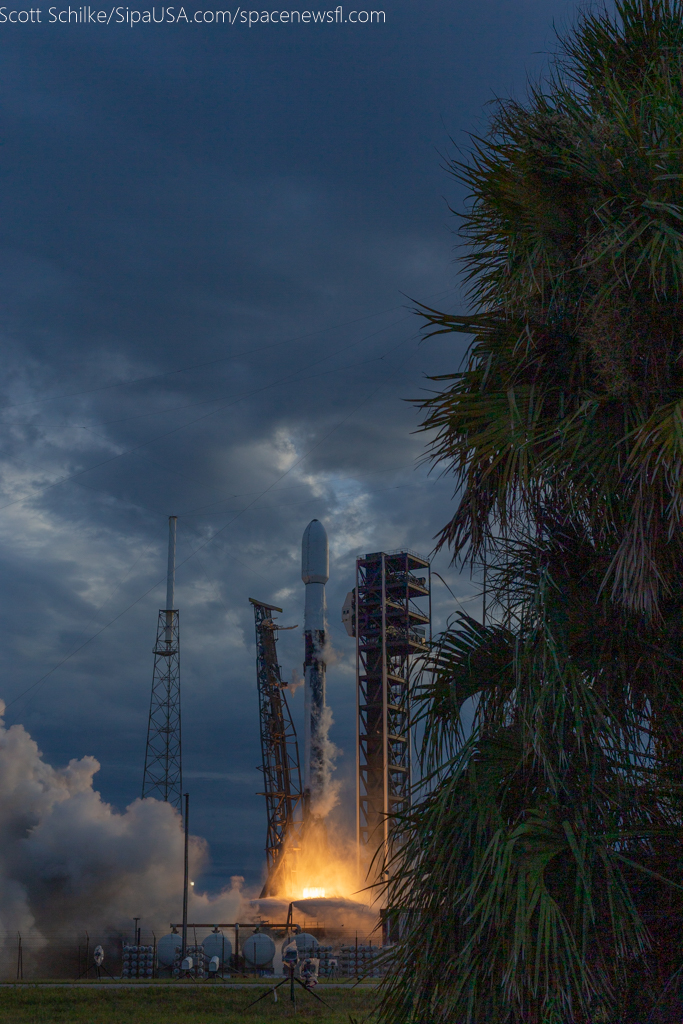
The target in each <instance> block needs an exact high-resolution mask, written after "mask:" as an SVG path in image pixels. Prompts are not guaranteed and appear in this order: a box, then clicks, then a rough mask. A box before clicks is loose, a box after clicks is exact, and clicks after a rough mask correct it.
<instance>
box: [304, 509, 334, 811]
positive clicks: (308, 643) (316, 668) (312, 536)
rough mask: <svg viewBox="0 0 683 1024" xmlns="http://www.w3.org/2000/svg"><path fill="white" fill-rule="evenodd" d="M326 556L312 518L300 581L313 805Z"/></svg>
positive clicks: (320, 782)
mask: <svg viewBox="0 0 683 1024" xmlns="http://www.w3.org/2000/svg"><path fill="white" fill-rule="evenodd" d="M329 575H330V557H329V548H328V543H327V533H326V532H325V527H324V526H323V524H322V523H321V522H320V521H319V520H318V519H313V520H312V521H311V522H310V523H309V524H308V526H307V527H306V530H305V531H304V536H303V541H302V544H301V578H302V580H303V581H304V583H305V584H306V605H305V611H304V642H305V657H304V679H305V691H304V692H305V707H304V715H305V726H304V803H305V806H306V807H307V808H312V810H313V813H315V805H316V802H317V799H319V798H320V797H321V796H322V794H323V791H324V788H325V778H326V772H325V764H326V757H325V744H326V740H327V737H326V729H325V720H324V712H325V584H326V583H327V581H328V579H329Z"/></svg>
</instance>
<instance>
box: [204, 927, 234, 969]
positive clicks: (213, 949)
mask: <svg viewBox="0 0 683 1024" xmlns="http://www.w3.org/2000/svg"><path fill="white" fill-rule="evenodd" d="M203 946H204V955H205V956H208V958H209V960H211V959H212V957H214V956H217V957H218V959H219V960H220V962H221V963H222V964H224V963H228V961H229V960H230V957H231V956H232V942H231V941H230V939H229V938H228V937H227V936H226V935H224V934H223V932H211V934H210V935H207V936H206V938H205V939H204V942H203Z"/></svg>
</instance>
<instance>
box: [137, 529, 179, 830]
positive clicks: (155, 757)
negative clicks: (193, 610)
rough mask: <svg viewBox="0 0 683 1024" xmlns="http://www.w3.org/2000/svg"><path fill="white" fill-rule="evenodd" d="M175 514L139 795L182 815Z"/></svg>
mask: <svg viewBox="0 0 683 1024" xmlns="http://www.w3.org/2000/svg"><path fill="white" fill-rule="evenodd" d="M177 522H178V520H177V518H176V516H170V517H169V520H168V572H167V581H166V607H165V608H162V609H160V611H159V621H158V624H157V639H156V643H155V645H154V673H153V675H152V696H151V699H150V704H149V722H148V725H147V748H146V751H145V770H144V774H143V778H142V796H143V798H144V797H146V796H152V797H156V799H157V800H165V801H168V803H170V804H173V806H174V807H175V808H176V809H177V810H178V811H179V812H180V813H181V814H182V791H183V768H182V756H181V738H180V647H179V615H178V609H177V608H174V607H173V604H174V601H175V548H176V524H177Z"/></svg>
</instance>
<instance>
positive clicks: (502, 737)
mask: <svg viewBox="0 0 683 1024" xmlns="http://www.w3.org/2000/svg"><path fill="white" fill-rule="evenodd" d="M452 171H453V173H454V174H455V175H456V177H457V178H458V179H459V180H460V181H461V182H463V183H464V184H465V185H466V186H467V188H468V189H469V194H470V201H469V204H468V207H467V210H466V212H465V213H464V215H463V218H462V234H463V236H464V250H465V251H464V254H463V256H462V263H463V265H464V268H465V271H466V274H467V278H468V281H469V286H470V298H471V302H472V313H471V314H470V315H468V316H452V315H446V314H441V313H439V312H438V311H435V310H430V309H426V308H424V307H423V308H422V310H421V312H422V315H423V316H425V317H426V321H427V325H428V329H429V330H430V331H431V332H432V333H444V332H452V331H453V332H460V333H465V334H467V335H470V336H471V337H472V339H473V340H472V342H471V345H470V348H469V351H468V355H467V358H466V361H465V364H464V366H463V368H462V369H461V371H460V372H458V373H454V374H450V375H448V376H447V377H442V378H437V379H439V380H441V381H442V382H444V383H443V384H442V388H443V390H440V391H439V392H437V393H435V394H434V396H433V397H431V398H429V399H428V400H427V401H426V402H422V403H421V404H422V406H423V408H424V410H425V419H424V423H423V426H424V429H425V430H428V431H430V432H431V436H432V437H433V440H432V442H431V447H430V449H429V454H430V457H431V459H432V460H433V462H434V464H435V465H439V466H440V467H441V468H443V469H444V470H446V471H448V472H450V473H452V474H453V476H454V478H455V483H456V493H457V505H456V510H455V514H454V516H453V518H452V520H451V521H450V522H449V523H448V524H447V525H446V526H445V527H444V529H443V530H442V531H441V533H440V535H439V537H438V546H439V547H441V546H444V545H446V546H449V547H450V548H451V549H452V553H453V557H454V559H455V560H457V561H458V562H459V563H460V564H463V563H464V564H469V565H470V566H472V567H474V568H475V569H477V570H480V571H482V572H484V573H485V578H486V592H487V595H488V613H487V618H486V622H485V623H484V624H481V623H478V622H476V621H475V620H473V619H472V618H470V617H468V616H465V615H462V614H461V615H459V616H457V617H456V618H455V619H454V621H453V622H451V624H450V625H449V628H448V629H447V630H446V631H445V633H444V634H443V635H442V636H440V637H439V638H437V641H436V643H435V645H434V648H433V650H432V651H431V653H430V655H429V659H428V661H427V663H426V664H425V666H424V669H425V671H424V672H423V674H422V676H421V679H420V682H419V684H418V686H417V691H416V694H415V697H416V700H417V702H418V706H419V708H420V714H421V717H422V721H423V723H424V742H423V749H422V759H423V769H424V781H423V784H422V785H423V788H422V790H421V793H420V794H419V796H418V799H417V801H416V803H415V804H414V807H413V810H412V812H411V814H410V815H409V817H408V819H407V820H404V821H401V822H400V823H399V827H400V831H401V833H402V834H405V831H406V829H407V834H408V839H407V842H406V843H405V845H404V846H403V847H402V848H401V849H400V851H399V852H398V853H397V854H396V855H395V859H394V863H393V865H392V872H391V874H392V878H391V881H390V883H389V891H388V894H387V895H388V900H389V903H390V904H391V905H392V906H396V907H404V908H406V909H407V910H409V913H408V914H407V915H404V917H405V918H407V920H408V922H409V923H408V925H407V927H406V933H405V935H404V938H403V940H402V942H401V943H400V945H399V946H398V947H397V948H396V951H395V969H394V970H393V971H392V972H391V973H390V975H389V976H388V979H387V981H386V983H385V985H384V991H383V1001H382V1003H381V1006H380V1008H379V1011H378V1013H379V1019H380V1021H381V1022H383V1024H407V1022H411V1021H414V1022H426V1021H435V1022H442V1021H443V1022H449V1024H455V1022H458V1024H460V1022H462V1024H465V1022H468V1024H469V1022H472V1024H474V1022H481V1024H484V1022H486V1024H498V1022H518V1021H519V1022H522V1021H523V1022H524V1024H527V1022H528V1024H541V1022H551V1021H558V1022H559V1021H563V1022H568V1021H577V1022H579V1021H580V1022H584V1021H597V1020H619V1021H624V1022H629V1021H631V1022H634V1024H635V1022H641V1024H645V1021H648V1022H653V1024H654V1022H664V1021H666V1022H668V1021H672V1022H673V1021H676V1022H677V1024H680V1020H681V1016H682V1013H683V942H682V925H683V845H682V840H683V787H682V780H683V742H682V740H683V686H682V682H683V679H682V676H683V588H682V584H683V523H681V518H682V517H683V3H682V2H681V0H617V2H616V5H615V13H614V14H611V13H609V12H607V11H606V10H597V11H596V10H588V11H585V12H584V13H582V14H581V15H580V16H579V18H578V21H577V23H576V25H575V27H574V29H573V30H572V31H571V33H570V34H569V35H568V36H567V37H565V38H564V39H562V40H561V41H560V48H559V52H558V55H557V58H556V59H555V61H554V63H553V65H552V67H551V69H550V72H549V74H548V76H547V79H546V80H545V81H544V82H543V83H542V84H541V85H538V86H536V87H533V88H531V89H530V91H529V95H528V97H527V100H526V102H525V103H518V102H515V101H511V100H508V101H503V102H500V103H499V104H498V105H497V107H496V109H495V114H494V116H493V118H492V121H491V124H490V129H489V132H488V134H487V135H486V136H485V137H483V138H475V139H474V140H473V151H472V153H471V156H470V158H469V159H468V160H467V161H466V162H454V163H453V164H452ZM472 706H473V707H474V715H475V717H474V726H473V728H472V729H471V731H470V730H469V727H468V728H467V729H466V728H465V726H464V720H463V716H464V711H463V709H464V708H465V707H470V708H471V707H472Z"/></svg>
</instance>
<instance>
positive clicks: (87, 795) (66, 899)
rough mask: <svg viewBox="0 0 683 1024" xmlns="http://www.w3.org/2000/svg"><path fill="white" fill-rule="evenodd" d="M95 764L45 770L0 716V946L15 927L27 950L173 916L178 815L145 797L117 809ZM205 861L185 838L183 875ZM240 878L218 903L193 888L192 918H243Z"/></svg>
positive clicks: (177, 898)
mask: <svg viewBox="0 0 683 1024" xmlns="http://www.w3.org/2000/svg"><path fill="white" fill-rule="evenodd" d="M3 713H4V703H3V702H2V701H0V716H2V714H3ZM99 767H100V766H99V764H98V762H97V761H96V760H95V758H93V757H83V758H81V759H80V760H72V761H70V762H69V765H68V766H67V767H66V768H53V767H52V766H51V765H49V764H47V763H46V762H45V761H44V760H43V757H42V755H41V753H40V751H39V749H38V746H37V744H36V743H35V741H34V740H33V739H32V738H31V737H30V735H29V734H28V733H27V732H26V730H25V729H24V727H23V726H22V725H13V726H12V727H11V728H9V729H7V728H6V727H5V725H4V723H3V722H2V720H1V717H0V942H3V941H4V940H5V939H6V938H7V937H8V936H15V935H16V933H17V932H18V931H20V932H21V934H22V936H24V937H25V938H28V939H31V940H33V942H34V944H35V943H36V942H40V941H41V940H46V939H47V937H48V936H49V937H54V936H57V935H64V936H66V935H69V936H71V937H73V935H74V934H75V933H76V932H78V931H83V930H89V931H90V932H91V934H95V933H97V934H100V935H107V934H108V935H112V934H116V933H119V932H121V933H124V934H126V933H130V931H131V919H132V917H134V916H139V917H141V918H142V920H143V922H144V928H145V931H149V930H155V931H156V933H157V935H159V934H163V933H164V932H165V931H166V930H167V929H168V925H169V923H170V922H171V921H179V920H180V917H181V907H182V887H183V856H184V837H183V832H182V828H181V821H180V816H179V815H178V813H177V812H176V811H175V810H174V809H173V807H171V805H170V804H167V803H162V802H160V801H158V800H152V799H146V800H135V801H134V802H133V803H132V804H131V805H130V806H129V807H127V808H126V810H125V811H124V812H123V813H119V812H118V811H116V810H115V809H114V808H113V807H112V806H111V805H110V804H107V803H105V802H104V801H103V800H102V797H101V796H100V794H99V793H98V792H97V791H96V790H95V789H94V788H93V777H94V775H95V773H96V772H97V771H98V770H99ZM206 856H207V847H206V843H205V842H204V840H202V839H199V838H197V837H195V836H192V837H191V840H190V877H191V878H192V875H193V874H194V875H196V874H198V872H199V870H200V868H201V865H202V863H203V862H204V861H205V859H206ZM241 882H242V879H240V878H234V879H232V885H231V887H230V888H228V889H225V890H224V891H223V892H222V893H221V894H220V895H219V896H217V897H209V896H207V895H203V894H201V893H194V892H192V894H191V897H190V905H189V913H190V920H192V918H193V917H194V919H195V920H197V919H198V918H199V919H201V920H203V921H216V922H217V923H218V922H221V923H224V922H232V921H235V920H239V919H240V915H241V919H242V920H248V919H250V917H251V915H250V914H248V911H247V906H246V903H245V900H244V898H243V895H242V892H241Z"/></svg>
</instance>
